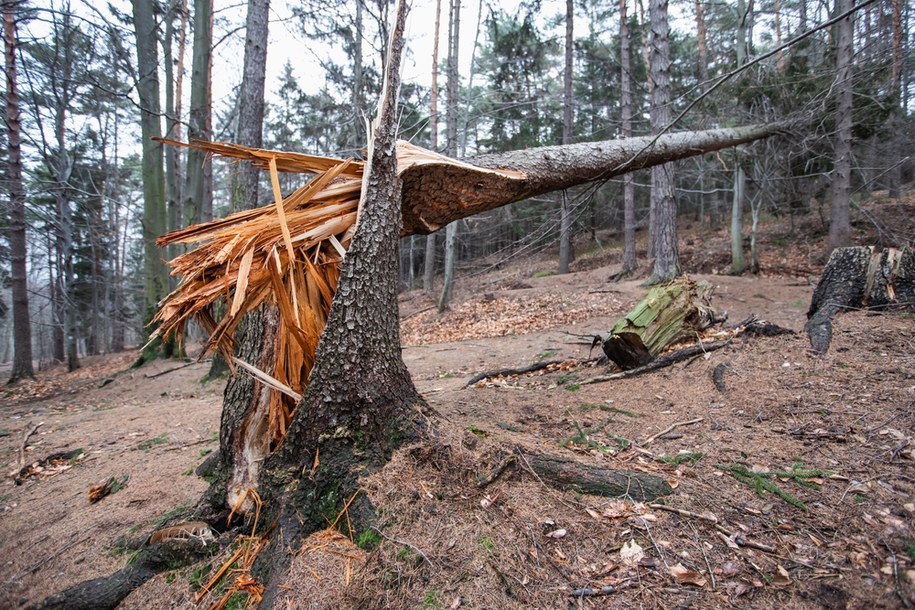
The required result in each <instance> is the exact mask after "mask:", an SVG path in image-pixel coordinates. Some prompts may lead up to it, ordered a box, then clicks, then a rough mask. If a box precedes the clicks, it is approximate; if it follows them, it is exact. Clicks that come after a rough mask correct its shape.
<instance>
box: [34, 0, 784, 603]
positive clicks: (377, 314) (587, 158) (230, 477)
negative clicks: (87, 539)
mask: <svg viewBox="0 0 915 610" xmlns="http://www.w3.org/2000/svg"><path fill="white" fill-rule="evenodd" d="M405 16H406V14H405V8H404V3H403V2H400V3H398V8H397V16H396V27H395V28H394V29H393V32H392V42H391V44H390V46H389V58H388V62H387V67H386V75H385V83H384V88H383V91H382V96H381V100H380V102H379V110H378V115H377V118H376V120H375V122H374V124H373V134H372V138H371V141H370V145H369V148H368V155H367V159H366V161H364V162H363V161H357V160H352V159H348V160H346V159H332V158H326V157H315V156H310V155H303V154H298V153H284V152H276V151H265V150H260V149H253V148H248V147H243V146H233V145H226V144H215V143H194V146H199V147H201V148H203V149H205V150H208V151H210V152H214V153H217V154H222V155H227V156H232V157H236V158H241V159H245V160H248V161H251V162H252V163H253V164H254V165H255V166H258V167H260V168H262V169H264V170H267V171H268V172H269V173H270V178H271V182H272V185H273V194H274V202H273V203H271V204H269V205H267V206H264V207H262V208H258V209H255V210H245V211H242V212H239V213H236V214H233V215H231V216H229V217H227V218H224V219H221V220H216V221H213V222H211V223H207V224H206V225H200V226H197V227H190V228H188V229H184V230H181V231H178V232H175V233H173V234H171V235H169V236H167V237H166V238H165V239H163V240H160V244H166V243H171V242H174V241H184V242H188V243H191V244H193V243H198V244H200V245H199V246H198V247H197V248H196V249H194V250H191V251H190V252H188V253H186V254H184V255H182V256H180V257H178V258H177V259H176V260H175V261H173V266H174V267H175V270H176V271H177V272H179V273H180V274H181V275H182V276H183V278H184V279H183V281H182V284H181V286H179V288H178V289H177V290H176V291H175V292H173V293H172V295H170V296H169V297H168V299H166V300H165V302H164V304H163V307H162V308H161V310H160V312H159V315H158V317H157V322H158V326H157V333H162V334H165V333H169V332H177V333H179V334H180V332H181V330H182V329H183V325H184V323H185V321H187V320H188V319H190V318H195V319H196V320H197V321H198V322H200V323H201V324H202V325H203V327H204V328H205V329H206V330H208V331H209V333H210V340H209V343H208V344H207V349H208V350H219V351H221V352H222V353H223V354H224V355H225V356H226V357H227V360H229V361H230V362H232V363H233V366H234V367H235V369H236V374H235V375H233V377H232V378H231V379H230V381H229V383H228V385H227V388H226V394H225V402H224V407H223V413H222V421H221V424H220V452H219V454H218V455H219V458H218V464H217V465H216V467H215V477H214V480H215V482H214V483H213V484H212V486H211V488H210V490H209V492H208V493H207V494H206V496H205V498H204V500H203V501H202V502H201V506H200V507H199V508H198V516H201V517H205V518H207V519H211V520H215V518H216V516H217V515H221V516H222V517H223V518H224V516H225V514H226V511H227V509H231V510H232V511H233V512H234V513H245V512H249V511H252V509H255V508H259V507H261V506H264V507H266V509H267V510H268V511H269V513H270V516H271V517H272V519H270V520H264V519H263V518H262V519H261V522H273V523H276V524H278V526H279V530H278V531H281V532H282V535H281V536H280V538H281V540H282V544H274V545H271V546H270V547H269V548H270V549H273V550H272V551H269V552H267V553H266V554H265V557H266V559H265V562H266V563H270V564H274V567H277V566H276V564H282V563H283V562H284V561H286V560H287V559H286V557H287V555H286V553H285V549H286V547H288V545H289V544H291V543H292V542H293V541H294V540H296V539H299V538H301V537H302V536H305V535H308V534H309V533H311V532H313V531H316V530H318V529H322V528H324V527H326V522H325V519H324V516H325V515H326V514H328V513H331V514H333V513H337V512H339V511H340V510H341V509H342V508H343V507H344V505H345V506H346V510H347V515H348V517H349V520H350V523H351V525H350V527H351V528H352V529H353V530H360V529H362V528H364V527H367V526H368V525H370V524H371V522H372V519H373V510H372V507H371V505H370V503H369V500H368V499H367V498H366V497H365V496H364V495H363V494H359V493H358V490H359V480H360V478H361V477H363V476H365V475H366V474H368V473H371V472H373V471H376V470H377V469H379V468H381V467H383V466H384V465H385V464H386V463H387V461H388V460H389V459H390V457H391V455H392V454H393V452H394V451H395V450H396V449H397V448H398V447H400V446H403V445H404V444H405V443H408V442H412V441H416V440H422V439H423V438H430V436H431V435H434V430H435V425H436V416H435V414H434V413H433V412H431V411H430V410H429V408H428V407H427V405H426V404H425V402H424V400H423V399H422V397H421V396H420V395H419V393H418V392H417V390H416V388H415V387H414V385H413V382H412V379H411V377H410V374H409V372H408V370H407V368H406V366H405V365H404V362H403V360H402V358H401V355H400V336H399V325H398V310H397V298H396V292H397V278H396V270H397V259H396V248H397V241H398V238H399V237H400V236H402V235H411V234H424V233H430V232H432V231H436V230H438V229H439V228H441V227H443V226H446V225H447V224H448V223H449V222H452V221H454V220H457V219H460V218H464V217H467V216H470V215H472V214H476V213H478V212H483V211H486V210H490V209H494V208H496V207H499V206H503V205H506V204H508V203H511V202H514V201H519V200H522V199H525V198H528V197H532V196H535V195H538V194H543V193H547V192H552V191H557V190H561V189H565V188H569V187H571V186H575V185H578V184H582V183H586V182H591V181H596V180H603V179H607V178H610V177H613V176H616V175H620V174H624V173H626V172H631V171H634V170H637V169H641V168H646V167H651V166H654V165H657V164H661V163H666V162H669V161H673V160H676V159H681V158H685V157H689V156H693V155H700V154H704V153H707V152H710V151H714V150H719V149H721V148H725V147H731V146H736V145H739V144H742V143H745V142H750V141H753V140H757V139H760V138H764V137H767V136H770V135H772V134H774V133H776V132H777V131H779V130H780V129H782V128H783V127H784V125H780V124H772V125H763V126H751V127H744V128H735V129H719V130H711V131H704V132H688V133H668V134H664V135H661V136H657V137H653V138H652V137H646V138H632V139H625V140H610V141H605V142H595V143H581V144H570V145H564V146H551V147H544V148H536V149H529V150H521V151H514V152H508V153H501V154H492V155H483V156H478V157H474V158H471V159H467V160H464V161H458V160H455V159H450V158H447V157H444V156H441V155H438V154H436V153H433V152H431V151H427V150H424V149H420V148H418V147H415V146H412V145H410V144H408V143H406V142H398V141H397V140H396V116H397V112H396V100H397V91H398V86H399V77H398V74H399V63H400V54H401V51H402V48H403V40H402V32H403V27H404V22H405ZM284 171H287V172H296V171H297V172H305V173H310V174H313V178H312V179H311V180H310V181H309V182H308V183H307V184H306V185H305V186H303V187H302V188H300V189H299V190H297V191H296V192H294V193H293V194H291V195H289V196H288V197H283V196H282V194H281V191H280V188H279V179H278V175H279V173H281V172H284ZM226 295H228V298H227V301H228V303H227V305H226V313H225V315H224V316H223V317H222V318H221V320H220V321H219V322H216V320H215V319H214V318H213V316H212V314H211V307H212V305H213V304H214V303H215V302H216V301H217V300H219V299H220V298H222V297H224V296H226ZM262 305H266V307H263V308H262V307H261V306H262ZM254 312H258V313H256V315H254V316H252V317H253V319H254V320H255V321H256V323H257V326H256V329H255V330H257V329H261V330H263V329H267V331H266V332H250V329H249V332H247V333H245V336H246V340H245V342H244V344H241V345H237V346H236V345H235V344H234V339H233V338H234V336H235V330H236V328H237V327H238V324H239V323H240V322H241V321H242V319H243V318H244V317H245V315H246V314H249V313H254ZM250 321H251V320H250V319H249V323H250ZM275 531H276V530H275ZM176 555H180V559H182V560H184V561H191V560H193V558H194V557H195V556H196V555H194V553H190V554H188V552H187V550H186V549H185V550H182V551H180V552H178V551H176V550H175V547H174V541H165V542H162V543H161V544H157V545H152V546H150V547H147V548H146V549H145V550H144V551H143V553H142V554H141V556H140V557H139V558H138V559H137V560H135V561H134V562H133V563H132V564H130V565H128V566H127V567H125V568H123V569H122V570H121V571H120V572H118V573H117V574H115V575H114V576H112V577H109V578H106V579H98V580H95V581H88V582H87V583H83V584H82V585H77V587H74V588H73V589H70V590H68V591H65V592H64V593H62V594H59V595H57V596H54V597H53V598H49V599H48V600H47V604H46V607H62V608H79V607H93V608H99V607H113V606H114V605H116V604H117V603H118V602H119V600H120V599H122V598H123V596H125V595H126V594H127V593H128V592H129V591H130V590H132V589H133V588H135V587H136V586H138V585H139V584H141V583H142V582H144V581H145V580H146V579H148V578H149V577H150V576H151V575H152V574H154V573H156V571H159V570H161V569H165V566H168V565H172V566H173V565H174V561H175V557H176ZM280 571H282V570H280ZM268 595H269V589H268ZM87 599H88V600H91V602H89V603H90V605H80V603H81V602H80V600H83V601H85V600H87Z"/></svg>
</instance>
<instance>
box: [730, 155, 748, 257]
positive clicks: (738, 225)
mask: <svg viewBox="0 0 915 610" xmlns="http://www.w3.org/2000/svg"><path fill="white" fill-rule="evenodd" d="M735 157H736V161H735V165H736V166H737V167H735V168H734V191H733V193H732V199H731V273H732V274H734V275H740V274H741V273H743V270H744V269H746V266H747V265H746V262H745V261H744V256H743V193H744V185H745V184H746V174H745V173H744V171H743V160H742V159H741V158H740V149H737V151H736V154H735Z"/></svg>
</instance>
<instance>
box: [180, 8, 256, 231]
mask: <svg viewBox="0 0 915 610" xmlns="http://www.w3.org/2000/svg"><path fill="white" fill-rule="evenodd" d="M212 11H213V6H212V0H194V46H193V50H192V51H191V54H192V60H191V64H192V65H191V106H190V113H189V116H188V125H187V136H188V139H190V140H209V139H210V133H209V131H208V125H209V114H210V112H211V109H210V96H209V90H210V65H211V58H212V47H213V30H212V15H213V13H212ZM245 46H246V47H247V44H246V45H245ZM208 158H209V157H208V155H206V154H205V153H204V152H203V151H202V150H199V149H195V148H191V149H190V150H188V154H187V168H186V176H185V179H186V182H185V188H184V215H185V218H186V219H187V221H188V224H194V223H199V222H206V221H208V220H211V219H212V217H213V210H212V207H211V208H210V209H209V210H207V209H206V202H207V199H208V198H207V195H206V192H207V191H206V180H205V177H204V174H205V172H206V170H205V165H206V164H207V163H208Z"/></svg>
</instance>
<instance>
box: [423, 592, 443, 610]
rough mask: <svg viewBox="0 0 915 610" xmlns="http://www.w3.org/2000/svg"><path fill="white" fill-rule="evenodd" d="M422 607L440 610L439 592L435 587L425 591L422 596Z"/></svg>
mask: <svg viewBox="0 0 915 610" xmlns="http://www.w3.org/2000/svg"><path fill="white" fill-rule="evenodd" d="M423 607H424V608H433V610H442V602H441V600H440V599H439V593H438V591H436V590H435V589H432V590H431V591H427V592H426V596H425V597H424V598H423Z"/></svg>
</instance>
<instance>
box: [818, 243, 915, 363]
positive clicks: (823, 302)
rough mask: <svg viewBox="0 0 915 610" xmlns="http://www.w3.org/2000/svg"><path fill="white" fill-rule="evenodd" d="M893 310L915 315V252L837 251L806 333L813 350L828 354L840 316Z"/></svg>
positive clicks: (861, 248) (822, 281) (822, 280)
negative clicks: (851, 311)
mask: <svg viewBox="0 0 915 610" xmlns="http://www.w3.org/2000/svg"><path fill="white" fill-rule="evenodd" d="M893 307H903V308H908V309H909V311H915V250H913V249H912V248H903V249H901V250H898V249H896V248H886V249H884V250H877V249H876V248H874V247H873V246H859V247H855V248H836V249H835V250H833V251H832V254H831V256H830V257H829V262H828V263H827V264H826V268H825V269H823V275H822V276H821V277H820V281H819V283H817V287H816V289H815V290H814V292H813V298H812V299H811V301H810V309H809V310H808V311H807V324H806V325H805V326H804V330H806V331H807V335H808V336H809V337H810V345H811V347H812V348H813V350H814V351H815V352H817V353H818V354H825V353H826V352H827V351H828V350H829V344H830V342H831V341H832V318H833V316H835V315H836V314H837V313H839V312H840V311H842V310H843V309H848V308H869V309H889V308H893Z"/></svg>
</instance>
